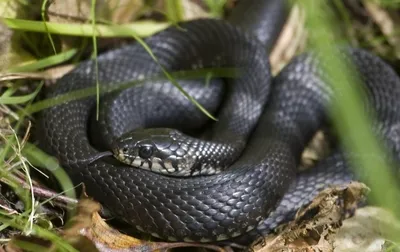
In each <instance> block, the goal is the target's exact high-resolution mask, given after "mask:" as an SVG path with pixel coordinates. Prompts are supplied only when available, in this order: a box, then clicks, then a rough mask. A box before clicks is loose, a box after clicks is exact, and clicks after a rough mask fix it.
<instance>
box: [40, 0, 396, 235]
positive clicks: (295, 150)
mask: <svg viewBox="0 0 400 252" xmlns="http://www.w3.org/2000/svg"><path fill="white" fill-rule="evenodd" d="M241 2H247V1H241ZM248 2H254V4H253V6H252V7H251V8H253V9H252V11H254V13H253V12H247V13H252V15H251V14H248V15H247V16H243V17H247V18H242V19H243V20H242V21H240V18H232V19H231V21H229V22H228V21H223V20H213V19H198V20H194V21H187V22H183V23H180V24H179V27H175V26H174V27H170V28H167V29H166V30H164V31H161V32H159V33H157V34H155V35H153V36H151V37H150V38H147V39H146V40H145V42H146V43H147V45H148V46H149V47H150V48H151V50H152V51H153V53H154V55H155V56H156V57H157V58H158V60H159V63H160V64H162V65H163V67H164V68H165V69H166V70H168V71H171V72H173V71H178V70H191V69H199V68H215V67H237V68H239V69H240V75H239V76H238V77H237V78H226V79H224V80H223V82H224V83H225V85H223V86H222V85H220V84H221V80H220V79H217V78H216V79H215V81H214V80H213V81H211V83H210V84H209V85H204V84H203V83H202V81H199V80H191V81H187V80H186V81H184V82H183V83H182V86H183V87H184V89H185V90H186V91H187V92H188V93H189V94H190V95H192V96H193V97H194V98H195V99H197V100H198V101H199V102H200V103H201V104H203V105H204V106H205V108H206V109H208V110H210V111H211V112H218V113H217V116H218V121H217V122H215V123H213V124H212V125H211V131H210V134H211V139H216V140H217V141H222V142H230V141H232V142H233V141H235V142H238V141H239V142H240V141H242V140H245V142H246V144H245V148H244V150H243V151H241V155H240V157H239V158H238V159H237V160H236V161H235V162H234V163H233V164H232V165H231V166H230V167H229V168H228V169H226V170H223V171H221V172H220V173H219V174H215V175H212V176H197V177H170V176H164V175H162V174H157V173H154V172H151V171H147V170H143V169H137V168H133V167H130V166H128V165H124V164H122V163H120V162H117V161H116V160H114V159H112V158H105V159H99V160H97V161H95V162H91V160H90V157H93V155H96V154H97V153H99V151H100V150H103V149H104V148H106V147H107V146H108V145H109V143H110V141H111V140H112V139H106V140H104V139H103V138H100V137H99V136H100V133H98V131H97V128H98V127H100V126H104V125H102V124H106V123H110V124H111V125H112V126H107V125H106V126H105V127H106V133H107V134H105V136H104V137H105V138H111V136H112V135H120V134H122V133H123V132H124V131H127V130H132V129H133V128H142V127H161V126H167V127H173V126H177V127H178V126H180V127H181V129H182V130H183V131H185V130H190V129H196V130H197V129H199V128H202V127H205V126H208V125H209V124H208V122H209V121H207V118H206V116H204V114H202V113H201V112H199V111H198V110H197V109H196V107H195V106H194V105H193V104H191V102H189V101H188V100H187V99H186V98H184V97H183V96H182V95H181V94H180V92H179V91H178V90H177V89H176V88H175V87H174V86H173V85H171V84H170V83H168V82H166V81H164V82H163V81H154V82H152V83H147V84H149V85H141V86H137V87H134V88H132V89H128V90H127V91H126V92H122V93H116V94H112V95H111V96H114V97H112V98H113V99H109V97H101V101H102V106H103V107H105V108H104V109H105V110H107V109H109V108H112V111H113V112H112V116H111V119H109V120H108V121H107V120H104V121H102V122H101V123H100V126H99V125H95V126H90V125H92V123H90V122H91V121H92V120H91V118H92V117H93V113H94V111H95V103H96V98H95V97H89V98H84V99H78V100H74V101H69V102H66V103H63V104H61V105H56V106H54V107H51V108H48V109H46V110H44V111H42V112H41V115H40V120H39V124H38V132H39V134H38V138H39V142H40V144H41V146H43V148H45V149H46V150H47V151H48V152H49V153H51V154H53V155H55V156H56V157H57V158H58V159H59V161H60V163H61V165H62V166H63V167H65V168H66V169H67V171H68V173H69V174H70V175H71V177H72V178H73V179H74V181H75V182H76V183H79V182H84V183H85V186H86V190H87V193H88V194H89V195H90V196H93V197H94V198H95V199H96V200H98V201H99V202H101V203H102V204H103V205H104V206H106V207H107V208H108V209H109V210H111V211H112V213H113V214H115V215H116V216H117V217H119V218H120V219H122V220H124V221H126V222H128V223H129V224H131V225H132V226H133V227H135V228H136V229H137V230H138V231H141V232H144V233H147V234H151V235H153V236H155V237H159V238H162V239H165V240H170V241H177V240H179V241H182V240H183V241H200V242H210V241H222V240H227V239H232V238H235V237H239V236H242V235H244V234H249V233H252V232H253V233H254V232H262V233H266V232H269V231H270V230H271V229H272V228H274V227H275V226H276V225H277V224H278V223H280V222H282V221H284V220H285V219H286V218H288V217H290V216H291V215H292V214H293V211H294V210H296V209H297V208H298V207H299V206H301V204H304V203H307V202H308V201H309V200H310V199H311V198H312V197H313V196H314V195H315V194H316V193H317V192H318V190H320V189H322V188H324V187H326V186H327V185H330V184H340V183H343V182H348V181H350V180H351V179H352V178H353V176H352V175H351V173H350V172H349V169H348V166H349V165H348V164H347V163H348V162H346V157H345V154H344V153H343V152H342V151H341V149H340V148H338V149H337V150H335V151H333V153H332V154H331V155H330V156H329V157H327V158H326V159H324V160H322V161H321V162H320V163H318V164H317V166H316V167H315V168H314V169H311V170H310V171H307V172H303V173H300V174H297V172H296V168H297V166H298V164H299V160H300V156H301V153H302V151H303V150H304V148H305V146H306V145H307V143H308V142H309V141H310V139H311V137H312V136H313V135H314V134H315V132H316V131H317V130H318V129H320V128H321V126H323V125H324V124H325V123H326V122H327V121H328V119H329V117H328V114H327V112H326V111H327V107H328V106H329V104H331V102H332V99H333V96H332V91H331V89H330V88H329V85H328V84H327V83H325V82H324V78H323V77H322V76H323V75H324V73H323V72H321V71H320V68H319V67H317V66H318V65H319V64H320V62H318V61H317V59H316V58H315V57H314V55H313V53H307V54H303V55H300V56H298V57H296V58H295V59H294V60H292V61H291V62H290V63H289V64H288V65H287V66H286V67H285V68H284V69H283V70H282V71H281V72H280V73H279V75H278V76H276V77H275V78H272V76H271V73H270V66H269V62H268V57H266V54H267V53H266V52H267V51H268V50H269V49H270V48H271V47H272V46H271V43H272V42H271V41H274V40H275V39H276V36H277V34H278V32H277V31H276V29H277V28H276V27H278V29H280V28H281V27H282V24H283V21H282V20H283V19H284V18H285V15H286V14H285V12H284V11H282V10H283V9H282V4H281V3H282V2H283V1H280V0H278V1H248ZM246 8H250V7H249V6H247V7H246ZM251 8H250V9H251ZM274 8H275V9H274ZM266 9H268V10H270V11H271V10H273V11H272V12H271V13H272V14H271V15H261V14H260V13H257V11H261V12H262V11H268V10H266ZM240 11H243V9H240V8H239V7H237V9H235V10H234V12H238V13H240ZM236 15H237V14H236ZM268 17H270V20H269V21H268V22H270V23H268V22H264V21H265V19H267V18H268ZM249 19H256V21H257V19H258V22H259V23H263V24H264V28H265V27H267V28H271V27H275V29H270V30H268V29H266V30H265V31H264V33H263V32H262V31H261V32H260V31H259V30H257V29H254V27H253V28H252V27H251V25H250V26H249V25H247V26H246V22H247V21H248V22H249V23H252V22H254V20H250V21H249ZM241 22H242V23H241ZM265 25H266V26H265ZM246 27H250V32H249V31H248V30H246ZM255 30H257V32H254V31H255ZM252 31H253V33H252V34H251V32H252ZM253 34H256V35H257V34H261V36H260V35H259V36H258V37H259V40H258V39H256V38H255V37H254V36H253ZM265 48H267V50H266V49H265ZM338 54H340V55H341V56H343V58H345V59H346V60H348V61H352V62H353V63H354V64H355V69H356V71H357V74H359V76H361V77H362V81H363V83H364V84H365V85H364V87H365V89H366V90H367V92H366V93H367V94H368V95H369V96H368V97H369V101H370V105H371V108H373V109H374V110H375V111H376V115H377V117H376V119H377V120H376V123H375V124H374V126H375V127H374V128H375V129H378V133H379V134H380V135H381V136H383V137H384V138H385V139H386V140H387V141H386V142H387V145H388V146H389V147H390V148H391V149H392V150H393V151H394V152H395V153H397V154H398V153H399V152H400V151H399V150H400V148H399V142H400V141H398V140H399V136H398V130H397V128H398V127H396V126H397V125H398V123H399V119H400V109H399V108H400V104H399V101H398V97H400V79H399V77H398V76H397V75H396V73H395V72H394V71H393V70H392V69H391V67H389V66H388V65H387V64H386V63H384V62H383V61H382V60H381V59H379V58H378V57H376V56H374V55H372V54H370V53H368V52H366V51H363V50H361V49H355V48H345V49H340V50H339V51H338ZM94 69H95V65H94V62H93V61H91V60H88V61H85V62H83V63H80V64H79V65H78V66H77V67H76V68H75V69H74V70H73V71H71V72H70V73H68V74H67V75H65V76H64V77H62V78H61V79H60V80H59V81H58V82H57V83H56V84H55V85H54V86H53V87H51V88H49V90H48V92H47V97H56V96H58V95H60V94H65V93H67V92H70V91H75V90H79V89H82V88H88V87H93V86H94V84H95V80H96V79H95V71H94ZM161 73H162V72H161V69H160V66H159V65H158V64H157V63H156V62H155V61H154V60H153V59H152V58H151V56H150V55H149V54H148V52H146V50H145V49H144V48H143V47H142V46H141V45H139V44H138V43H135V44H130V45H126V46H123V47H121V48H118V49H113V50H111V51H109V52H106V53H104V54H102V55H100V56H99V57H98V78H99V82H100V84H101V85H102V86H104V87H109V86H112V85H115V84H118V83H122V82H126V81H131V80H137V79H144V78H146V77H148V76H153V75H156V74H161ZM114 98H115V99H114ZM220 99H223V100H224V101H223V103H222V105H218V104H219V100H220ZM215 100H218V102H216V101H215ZM103 101H104V102H103ZM107 127H108V128H107ZM88 132H91V134H89V133H88ZM93 132H94V133H93ZM94 143H99V144H100V145H99V146H102V147H95V145H94Z"/></svg>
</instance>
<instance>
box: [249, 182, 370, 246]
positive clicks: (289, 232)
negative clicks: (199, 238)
mask: <svg viewBox="0 0 400 252" xmlns="http://www.w3.org/2000/svg"><path fill="white" fill-rule="evenodd" d="M368 191H369V189H368V188H367V187H366V186H365V185H364V184H362V183H358V182H353V183H350V184H349V185H347V186H337V187H333V188H328V189H325V190H323V191H322V192H321V193H319V194H318V195H317V196H316V197H315V198H314V200H313V201H312V202H311V203H310V204H309V205H308V206H306V207H304V208H302V209H300V210H299V211H298V212H297V214H296V217H295V219H294V220H293V221H291V222H289V223H288V224H286V225H283V227H281V228H280V229H281V231H280V232H279V234H277V235H275V234H272V235H268V236H267V237H265V238H262V239H259V240H257V241H256V242H255V243H253V245H252V246H251V247H252V248H253V249H254V250H255V251H262V252H267V251H268V252H275V251H280V252H283V251H292V252H295V251H324V252H325V251H333V249H334V246H333V243H334V239H335V235H336V232H337V231H338V228H339V227H340V226H341V224H342V221H343V220H344V219H345V218H347V217H348V216H349V214H351V213H353V211H354V209H355V208H356V206H357V204H358V203H359V202H360V201H362V200H364V199H365V195H366V194H367V192H368Z"/></svg>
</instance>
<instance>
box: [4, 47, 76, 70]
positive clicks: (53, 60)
mask: <svg viewBox="0 0 400 252" xmlns="http://www.w3.org/2000/svg"><path fill="white" fill-rule="evenodd" d="M77 51H78V50H77V49H70V50H68V51H65V52H62V53H59V54H56V55H52V56H49V57H46V58H43V59H40V60H38V61H36V62H33V63H29V64H26V65H23V66H17V67H13V68H10V69H8V72H11V73H16V72H32V71H37V70H40V69H43V68H46V67H50V66H54V65H57V64H60V63H63V62H65V61H67V60H70V59H71V58H72V57H73V56H74V55H76V53H77Z"/></svg>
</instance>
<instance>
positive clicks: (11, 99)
mask: <svg viewBox="0 0 400 252" xmlns="http://www.w3.org/2000/svg"><path fill="white" fill-rule="evenodd" d="M42 86H43V83H42V84H41V85H39V86H38V87H37V88H36V90H35V91H34V92H32V93H31V94H28V95H21V96H9V93H6V92H5V93H4V94H3V95H2V96H0V104H4V105H10V104H21V103H25V102H28V101H30V100H32V99H33V98H35V97H36V95H37V94H38V93H39V91H40V89H41V88H42Z"/></svg>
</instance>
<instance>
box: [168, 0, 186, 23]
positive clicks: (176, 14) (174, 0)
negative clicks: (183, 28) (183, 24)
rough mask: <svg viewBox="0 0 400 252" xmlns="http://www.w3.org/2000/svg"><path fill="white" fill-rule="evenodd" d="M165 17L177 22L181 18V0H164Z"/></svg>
mask: <svg viewBox="0 0 400 252" xmlns="http://www.w3.org/2000/svg"><path fill="white" fill-rule="evenodd" d="M165 5H166V12H167V18H168V20H169V21H171V23H177V22H180V21H182V20H183V7H182V2H181V0H166V1H165Z"/></svg>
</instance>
